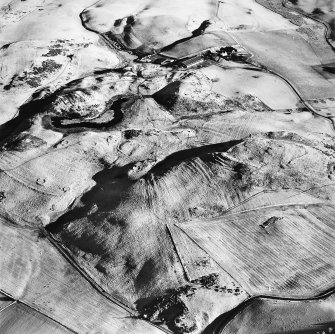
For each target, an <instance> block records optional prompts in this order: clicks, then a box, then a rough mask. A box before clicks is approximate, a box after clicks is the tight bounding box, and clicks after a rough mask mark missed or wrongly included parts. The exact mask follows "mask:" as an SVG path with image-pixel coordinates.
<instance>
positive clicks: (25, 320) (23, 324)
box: [0, 302, 73, 334]
mask: <svg viewBox="0 0 335 334" xmlns="http://www.w3.org/2000/svg"><path fill="white" fill-rule="evenodd" d="M0 332H1V333H2V334H23V333H24V334H46V333H52V334H70V333H73V332H72V331H69V330H67V329H66V328H65V327H63V326H62V325H60V324H58V323H56V322H55V321H53V320H51V319H49V318H47V317H46V316H44V315H42V314H40V313H38V312H37V311H35V310H33V309H31V308H29V307H28V306H26V305H24V304H21V303H17V302H16V303H13V304H12V305H11V306H9V307H7V308H6V309H5V310H3V311H1V312H0Z"/></svg>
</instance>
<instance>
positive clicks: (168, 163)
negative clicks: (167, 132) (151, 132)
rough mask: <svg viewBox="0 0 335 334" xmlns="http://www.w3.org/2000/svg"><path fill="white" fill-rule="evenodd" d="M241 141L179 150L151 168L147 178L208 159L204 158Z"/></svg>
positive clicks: (223, 150) (224, 150)
mask: <svg viewBox="0 0 335 334" xmlns="http://www.w3.org/2000/svg"><path fill="white" fill-rule="evenodd" d="M241 142H242V140H231V141H228V142H224V143H219V144H212V145H206V146H200V147H194V148H190V149H187V150H181V151H178V152H175V153H172V154H171V155H169V156H168V157H166V158H165V159H164V160H162V161H160V162H159V163H157V164H156V165H155V166H154V167H152V168H151V170H150V171H149V172H148V174H147V175H148V176H150V174H154V175H155V176H161V175H164V174H165V173H166V172H167V171H168V170H169V169H171V168H172V167H174V166H176V165H178V164H180V163H182V162H184V161H187V160H190V159H193V158H196V157H201V158H205V159H206V158H209V157H206V155H207V154H211V153H216V152H226V151H227V150H229V149H230V148H231V147H233V146H235V145H237V144H239V143H241Z"/></svg>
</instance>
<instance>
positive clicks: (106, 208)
mask: <svg viewBox="0 0 335 334" xmlns="http://www.w3.org/2000/svg"><path fill="white" fill-rule="evenodd" d="M132 166H133V164H129V165H125V166H123V167H112V168H106V169H104V170H102V171H101V172H99V173H97V174H96V175H95V176H94V177H93V180H94V181H95V182H96V185H95V186H94V187H93V188H92V189H91V190H89V191H88V192H87V193H85V194H84V195H83V196H82V198H81V199H80V201H81V203H80V205H78V206H76V207H74V208H73V209H72V210H70V211H68V212H67V213H65V214H64V215H63V216H61V217H60V218H59V219H57V220H56V221H55V222H53V223H50V224H49V225H47V226H46V230H47V231H48V232H50V233H52V234H57V233H60V232H61V231H62V230H63V228H64V226H66V225H67V224H68V223H70V222H71V221H74V220H77V219H81V218H84V217H87V216H91V218H92V219H91V221H92V222H93V221H95V220H96V219H95V218H97V219H98V218H99V217H101V215H103V214H104V213H106V212H110V211H112V210H113V209H115V208H116V207H117V206H118V205H119V204H120V202H121V200H122V199H123V198H124V196H126V194H127V192H128V190H129V188H130V187H131V186H132V185H133V184H134V182H135V181H134V180H131V179H129V177H128V174H127V172H128V170H129V169H130V168H132Z"/></svg>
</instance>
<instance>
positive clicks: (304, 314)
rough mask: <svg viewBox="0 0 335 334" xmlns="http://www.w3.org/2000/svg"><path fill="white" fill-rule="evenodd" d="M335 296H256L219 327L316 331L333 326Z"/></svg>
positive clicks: (229, 331)
mask: <svg viewBox="0 0 335 334" xmlns="http://www.w3.org/2000/svg"><path fill="white" fill-rule="evenodd" d="M334 299H335V297H334V295H331V296H329V297H327V298H324V299H319V300H306V301H293V300H275V299H266V298H262V299H256V300H254V301H253V302H252V303H250V304H249V305H248V306H246V307H244V308H243V309H242V310H240V311H239V312H238V314H236V315H235V316H234V318H233V319H232V320H231V321H230V322H229V323H228V324H226V326H223V328H221V329H220V333H222V334H249V333H253V334H267V333H273V334H281V333H290V334H315V333H332V332H333V330H334V317H335V300H334Z"/></svg>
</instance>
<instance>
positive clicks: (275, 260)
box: [179, 206, 335, 297]
mask: <svg viewBox="0 0 335 334" xmlns="http://www.w3.org/2000/svg"><path fill="white" fill-rule="evenodd" d="M309 210H310V209H309V207H308V208H307V209H304V208H299V207H295V208H291V207H286V208H285V207H284V208H281V209H264V210H255V211H248V212H245V213H240V214H232V215H226V216H222V217H220V218H215V219H211V220H210V219H209V220H205V219H204V220H198V221H190V222H189V223H186V224H184V225H181V224H180V225H179V226H180V227H181V228H182V229H183V231H185V232H186V233H187V235H188V236H190V237H191V238H192V239H193V240H194V241H195V242H197V244H199V245H200V246H201V247H202V248H203V249H204V250H205V251H206V252H207V253H208V254H209V255H210V256H211V257H212V258H213V259H214V260H215V261H216V262H217V263H218V264H219V265H220V267H222V268H224V269H225V270H227V272H228V273H229V274H230V275H231V276H232V277H233V278H234V279H235V280H236V281H237V282H238V283H239V284H241V286H242V288H244V289H245V290H246V291H247V292H249V293H250V294H251V295H271V296H280V297H285V296H287V297H288V296H289V297H293V296H295V297H308V296H314V295H316V294H318V293H321V292H322V291H325V290H327V289H329V288H331V287H332V282H333V280H334V261H333V258H334V253H335V248H334V243H333V238H334V235H335V231H334V226H333V224H332V223H331V221H330V220H327V221H325V220H324V219H322V215H324V214H328V215H329V214H330V212H331V213H332V214H333V215H334V213H335V210H334V208H333V207H328V206H325V207H324V206H315V207H314V208H313V211H312V212H314V211H315V210H316V212H317V215H318V216H315V215H313V214H312V213H311V212H310V211H309ZM320 216H321V217H320Z"/></svg>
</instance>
